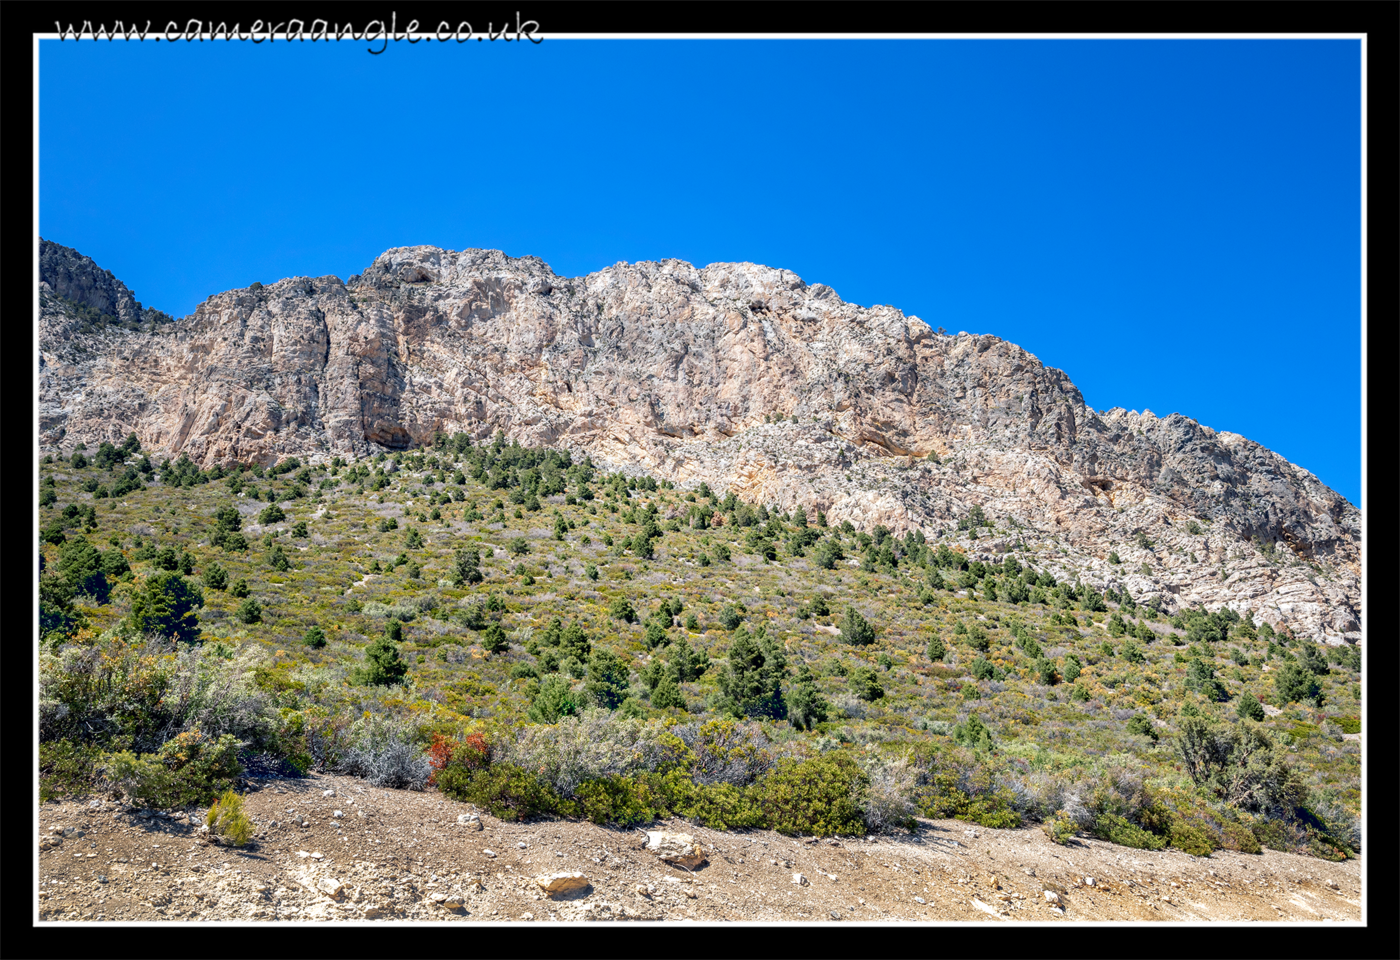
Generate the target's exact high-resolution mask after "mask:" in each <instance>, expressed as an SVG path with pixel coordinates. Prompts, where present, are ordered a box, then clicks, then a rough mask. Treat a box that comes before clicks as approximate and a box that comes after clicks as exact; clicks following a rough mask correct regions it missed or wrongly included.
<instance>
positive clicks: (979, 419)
mask: <svg viewBox="0 0 1400 960" xmlns="http://www.w3.org/2000/svg"><path fill="white" fill-rule="evenodd" d="M55 248H56V249H55ZM84 261H85V263H84ZM89 264H90V265H91V266H90V267H89V266H88V265H89ZM89 274H91V275H92V276H94V277H97V276H107V277H110V274H106V273H105V272H100V268H98V267H97V265H96V264H94V263H92V261H91V260H89V259H88V258H86V257H82V255H81V254H78V253H77V251H71V250H69V248H62V247H59V245H57V244H51V243H49V242H48V241H43V242H42V245H41V291H42V288H43V286H44V285H45V284H47V285H48V287H49V288H50V289H49V291H48V292H46V293H45V295H43V296H41V308H40V354H41V355H40V364H41V366H40V433H41V445H45V446H48V447H53V446H55V445H57V444H59V443H60V441H62V442H64V443H65V444H69V445H71V444H72V443H75V442H77V441H79V440H81V441H83V442H86V443H89V444H95V443H96V442H100V441H102V440H112V441H118V442H119V441H120V440H121V439H122V437H124V436H125V435H126V433H127V432H129V431H130V430H133V429H134V430H135V431H136V432H137V434H138V435H139V437H140V439H141V441H142V443H143V444H145V445H146V446H148V447H150V448H152V449H156V450H160V451H163V452H165V453H167V454H168V455H170V456H176V455H178V454H179V453H186V454H188V455H189V456H190V457H191V458H192V459H194V460H195V461H196V462H197V463H199V464H201V465H210V464H213V463H220V464H228V463H232V462H236V461H238V462H248V461H252V460H257V461H260V462H264V463H267V462H271V461H273V460H276V459H279V458H282V457H285V456H291V455H297V456H303V457H308V456H309V457H311V458H313V459H314V458H318V457H322V458H329V457H331V456H334V455H356V456H362V455H365V454H367V453H374V452H377V451H381V450H382V451H393V450H400V449H405V448H407V447H409V446H413V445H416V444H420V443H428V442H431V441H432V439H433V437H434V436H435V435H436V434H437V433H439V432H442V433H448V434H451V433H455V432H466V433H469V434H471V435H472V436H474V437H477V438H483V437H487V436H490V435H492V434H494V433H495V431H497V430H502V431H503V432H504V433H505V434H506V435H507V436H508V437H510V438H511V439H516V440H519V441H520V442H521V443H525V444H534V445H558V446H564V447H567V448H569V449H571V450H573V451H574V452H576V453H580V454H587V455H588V456H591V457H593V458H594V459H595V460H597V461H598V462H600V463H602V464H604V465H606V466H608V467H610V468H612V469H622V470H630V471H637V472H647V473H652V474H653V475H655V476H657V477H659V478H664V479H669V480H672V481H674V482H676V483H678V484H680V485H682V486H686V485H693V484H698V483H700V482H702V481H703V482H706V483H708V484H710V485H711V486H712V487H716V488H720V489H732V490H734V491H735V492H737V493H738V494H739V495H741V496H744V497H746V498H749V499H754V500H760V501H762V502H766V503H776V504H777V505H779V506H781V507H783V508H784V509H791V508H792V507H794V506H796V505H798V504H801V505H802V506H804V508H806V509H807V510H808V511H810V512H815V511H818V510H820V511H822V512H825V513H826V514H827V515H828V517H829V518H830V519H831V520H832V521H833V522H840V521H841V520H850V521H851V522H852V523H853V524H855V525H857V526H862V527H866V528H870V527H873V526H875V525H877V524H884V525H885V526H887V527H889V528H891V529H892V530H893V531H894V532H895V533H897V534H899V533H903V532H905V531H908V530H914V529H918V530H920V531H922V532H924V533H925V534H926V535H929V536H943V537H945V538H952V539H961V540H962V541H965V544H964V545H965V549H967V550H969V551H970V552H973V553H979V554H980V553H986V554H989V555H997V554H999V553H1004V552H1007V551H1018V552H1020V551H1034V552H1037V553H1039V554H1040V555H1041V556H1042V557H1043V558H1045V559H1047V560H1049V561H1051V562H1052V563H1058V564H1061V565H1062V566H1063V567H1064V568H1065V569H1066V570H1073V571H1074V572H1075V574H1076V575H1079V576H1082V577H1083V578H1084V579H1085V580H1086V581H1088V582H1091V583H1094V584H1095V585H1101V584H1102V585H1111V584H1116V585H1117V586H1119V587H1120V588H1121V587H1127V588H1128V589H1131V590H1132V592H1133V594H1134V595H1135V596H1140V597H1146V598H1148V599H1151V598H1154V597H1155V598H1157V600H1158V602H1159V603H1160V604H1161V605H1162V607H1163V609H1167V610H1171V609H1175V608H1178V607H1181V606H1189V605H1192V604H1195V603H1201V604H1204V605H1207V606H1210V607H1215V606H1219V605H1222V604H1224V605H1229V606H1231V607H1232V608H1234V609H1236V610H1240V611H1242V610H1245V609H1249V610H1251V611H1254V612H1256V613H1258V614H1259V615H1261V616H1263V617H1264V618H1265V619H1269V620H1273V621H1274V622H1277V623H1280V624H1287V625H1289V626H1291V627H1293V628H1294V629H1295V630H1297V631H1299V632H1301V633H1306V634H1311V635H1312V636H1314V637H1315V638H1316V639H1319V640H1328V641H1330V642H1334V643H1335V642H1341V641H1342V640H1344V639H1345V640H1353V641H1355V640H1357V639H1359V631H1360V579H1359V578H1360V546H1361V514H1360V511H1359V510H1358V509H1357V508H1356V507H1355V506H1353V505H1352V504H1350V503H1348V502H1347V501H1346V500H1345V498H1342V497H1341V496H1340V495H1339V494H1337V493H1336V492H1335V491H1332V490H1330V489H1329V488H1327V487H1326V486H1325V485H1324V484H1322V483H1321V482H1320V481H1319V480H1318V479H1317V478H1316V477H1315V476H1314V475H1313V474H1311V473H1310V472H1308V471H1306V470H1304V469H1302V468H1300V467H1297V466H1295V465H1293V464H1291V463H1289V462H1288V461H1287V460H1285V459H1284V458H1283V457H1281V456H1279V455H1278V454H1276V453H1273V452H1272V451H1269V450H1267V449H1266V448H1264V447H1262V446H1260V445H1259V444H1257V443H1254V442H1253V441H1250V440H1248V439H1247V438H1244V437H1242V436H1240V435H1238V434H1234V433H1230V432H1228V431H1216V430H1213V429H1211V428H1209V427H1206V426H1204V425H1202V424H1199V423H1197V422H1196V421H1194V420H1192V419H1190V418H1189V417H1185V416H1183V415H1181V414H1179V413H1173V414H1171V415H1169V416H1167V417H1157V416H1155V415H1154V414H1152V413H1151V412H1150V411H1144V412H1142V413H1138V412H1135V411H1128V410H1124V409H1122V408H1116V407H1115V408H1113V409H1111V410H1107V411H1103V412H1101V413H1100V412H1097V411H1094V410H1093V409H1092V408H1090V407H1088V406H1087V405H1086V404H1085V403H1084V399H1083V396H1082V394H1081V393H1080V391H1079V390H1078V388H1077V387H1075V386H1074V384H1073V382H1072V381H1071V380H1070V378H1069V376H1068V375H1067V374H1066V373H1065V372H1064V371H1062V370H1059V369H1057V368H1053V367H1047V366H1045V365H1044V364H1043V363H1041V362H1040V360H1039V359H1038V358H1036V357H1035V356H1034V355H1033V354H1031V353H1029V352H1028V351H1026V350H1024V349H1022V348H1021V347H1019V346H1017V345H1015V344H1012V343H1010V342H1008V341H1005V340H1002V339H1000V338H998V337H995V336H990V335H973V334H958V335H947V334H943V333H939V332H936V331H934V330H932V329H931V328H930V327H929V326H928V324H926V323H924V322H923V321H922V320H919V319H918V318H917V317H910V316H906V315H905V314H904V313H903V312H901V311H899V310H898V309H896V308H894V307H891V306H888V305H877V306H873V307H869V308H864V307H859V306H856V305H854V304H848V303H845V302H843V301H841V300H840V298H839V297H838V296H837V295H836V292H835V291H834V290H832V289H831V288H830V287H828V286H826V285H824V284H820V283H817V284H807V283H806V282H805V281H803V280H802V279H801V278H800V277H799V276H797V275H796V274H794V273H792V272H791V271H788V270H784V269H775V268H771V267H766V266H762V265H758V264H750V263H737V264H711V265H709V266H706V267H703V268H696V267H694V266H693V265H691V264H689V263H686V262H684V261H679V260H661V261H644V262H640V263H636V264H626V263H619V264H615V265H614V266H612V267H608V268H605V269H603V270H600V271H597V272H595V273H592V274H588V275H586V276H584V277H578V278H567V277H560V276H558V275H556V274H555V273H554V272H553V271H552V270H551V269H550V268H549V266H548V264H546V263H545V262H544V261H543V260H540V259H539V258H537V257H523V258H511V257H507V256H506V255H505V254H504V253H502V252H501V251H493V250H480V249H468V250H464V251H450V250H443V249H441V248H437V247H430V246H413V247H397V248H392V249H390V250H387V251H385V252H384V253H382V254H380V255H379V256H378V257H376V258H375V259H374V261H373V262H372V263H371V264H370V266H369V267H368V268H367V269H366V270H365V271H364V273H363V274H358V275H355V276H352V277H350V278H349V279H348V280H346V281H343V282H342V281H341V280H340V279H339V278H336V277H319V278H309V277H291V278H287V279H284V280H281V281H278V282H276V283H273V284H269V285H267V286H263V285H261V284H255V285H252V286H250V287H246V288H242V289H239V290H230V291H225V292H223V293H219V294H215V295H214V296H211V297H210V298H208V299H207V300H206V301H205V302H204V303H202V304H200V305H199V306H198V307H197V308H196V310H195V311H194V313H192V314H191V315H189V316H188V317H185V318H183V319H181V320H179V321H176V322H174V323H155V322H144V315H142V319H137V318H136V316H135V315H133V316H131V317H128V316H126V315H125V314H119V320H121V321H123V322H122V323H117V324H102V325H97V326H96V327H92V325H90V324H89V326H88V328H87V329H84V327H83V324H82V323H81V322H80V321H81V319H82V318H81V316H80V315H79V314H78V307H79V306H81V305H84V304H86V305H87V306H88V307H89V308H90V309H93V310H96V309H98V306H97V305H96V304H95V303H87V301H85V300H84V299H83V297H84V296H85V295H88V294H89V292H90V295H91V296H92V297H96V296H97V295H99V294H100V295H102V296H105V297H106V298H107V300H108V301H111V300H112V299H113V296H112V293H111V291H109V290H108V289H107V286H110V284H108V285H106V286H104V285H103V284H102V283H100V282H96V281H94V282H90V283H86V284H84V283H82V282H79V280H80V279H81V278H82V277H84V276H86V275H89ZM64 277H66V278H67V279H66V280H65V279H63V278H64ZM74 278H78V279H74ZM112 279H115V278H112ZM117 283H120V282H119V281H117ZM60 289H62V290H65V291H67V292H66V293H61V292H60ZM121 290H125V287H124V286H122V287H121ZM127 293H128V294H129V291H127ZM130 299H131V302H132V303H135V300H134V296H133V297H131V298H130ZM121 302H122V303H125V302H126V301H125V300H122V301H121ZM136 307H137V308H139V304H136ZM127 313H132V310H131V309H130V308H128V310H127ZM147 313H149V311H147ZM930 454H932V455H933V457H935V458H936V460H937V462H935V461H934V460H930V459H928V458H929V455H930ZM973 507H979V508H981V509H982V510H983V512H984V513H985V514H986V515H987V516H988V517H991V518H992V519H994V520H997V521H999V523H1000V525H1001V526H1002V529H1001V530H1000V531H999V533H998V535H997V536H996V537H994V538H992V539H985V538H984V539H982V540H974V539H972V538H971V537H968V536H967V532H966V531H959V530H957V527H958V525H959V522H960V521H962V520H964V519H965V518H966V516H967V513H968V511H970V510H972V508H973ZM1013 524H1014V525H1013ZM975 532H976V531H975V530H974V531H973V533H975ZM1198 554H1199V556H1198ZM1110 555H1114V556H1117V558H1118V559H1119V560H1120V561H1121V562H1120V563H1113V562H1111V559H1110Z"/></svg>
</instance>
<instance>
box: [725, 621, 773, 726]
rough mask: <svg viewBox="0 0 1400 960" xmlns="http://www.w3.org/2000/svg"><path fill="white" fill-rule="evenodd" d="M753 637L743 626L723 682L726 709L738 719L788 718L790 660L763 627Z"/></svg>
mask: <svg viewBox="0 0 1400 960" xmlns="http://www.w3.org/2000/svg"><path fill="white" fill-rule="evenodd" d="M759 631H760V632H759V633H758V635H757V636H751V635H750V634H749V632H748V631H747V630H745V629H744V628H743V627H742V626H741V627H739V628H738V629H736V630H735V631H734V643H733V644H732V645H731V646H730V648H729V663H728V669H727V670H726V671H725V673H724V674H723V675H721V676H720V678H719V687H720V691H721V693H722V695H723V703H722V707H723V709H724V710H726V711H727V712H729V713H730V714H732V715H734V716H735V717H738V718H743V717H770V718H772V719H775V720H781V719H783V718H784V717H786V716H787V707H786V705H785V704H784V702H783V688H782V679H783V673H784V672H785V668H786V666H787V660H786V657H785V656H784V655H783V653H782V650H781V648H779V647H777V645H776V644H774V643H773V642H772V641H771V640H769V639H768V637H767V635H766V634H765V633H764V632H763V627H761V626H760V627H759Z"/></svg>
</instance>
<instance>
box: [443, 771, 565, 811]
mask: <svg viewBox="0 0 1400 960" xmlns="http://www.w3.org/2000/svg"><path fill="white" fill-rule="evenodd" d="M437 783H438V789H439V790H441V791H442V792H443V793H444V794H446V795H447V796H448V797H450V798H451V799H453V800H459V801H463V802H466V803H474V804H476V805H477V806H478V807H481V808H482V809H484V810H487V811H489V812H490V813H491V815H492V816H493V817H496V818H498V819H500V820H512V821H514V820H525V819H528V818H530V817H538V816H549V815H556V814H565V815H570V814H573V813H575V812H576V811H577V805H575V804H571V803H567V802H566V801H564V800H563V799H562V798H561V797H560V796H559V795H558V794H557V793H555V792H554V789H553V788H552V787H550V786H549V785H548V784H546V783H545V782H544V781H542V780H541V779H540V778H539V777H537V776H536V775H535V774H534V773H532V772H531V771H529V770H525V769H522V768H520V767H517V766H515V765H514V764H511V763H492V764H490V765H489V766H486V767H484V768H481V769H478V770H466V769H465V768H462V769H460V770H457V769H454V767H453V766H451V765H449V766H448V767H447V769H445V770H442V771H440V772H439V773H438V776H437Z"/></svg>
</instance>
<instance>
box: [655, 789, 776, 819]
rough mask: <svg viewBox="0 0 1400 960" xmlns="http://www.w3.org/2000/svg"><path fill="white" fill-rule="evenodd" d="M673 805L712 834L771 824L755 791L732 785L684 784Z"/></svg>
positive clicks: (675, 810) (680, 813)
mask: <svg viewBox="0 0 1400 960" xmlns="http://www.w3.org/2000/svg"><path fill="white" fill-rule="evenodd" d="M672 805H673V809H674V812H675V813H677V814H678V815H680V816H682V817H685V818H686V819H688V820H692V821H694V822H695V823H698V824H700V825H701V826H703V827H709V828H711V829H712V830H751V829H760V828H763V827H765V826H767V824H768V820H767V818H766V817H765V815H764V812H763V808H762V807H761V806H759V803H758V801H757V799H756V798H755V791H754V790H753V789H752V788H748V789H744V788H740V787H736V786H735V785H734V784H732V783H715V784H709V785H705V784H697V783H694V782H692V781H690V780H689V779H686V780H683V781H682V783H681V788H680V789H679V790H678V792H677V796H676V798H675V800H673V804H672Z"/></svg>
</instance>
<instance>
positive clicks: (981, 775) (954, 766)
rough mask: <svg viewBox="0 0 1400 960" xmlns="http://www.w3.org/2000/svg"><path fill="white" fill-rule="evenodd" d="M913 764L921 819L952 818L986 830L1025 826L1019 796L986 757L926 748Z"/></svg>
mask: <svg viewBox="0 0 1400 960" xmlns="http://www.w3.org/2000/svg"><path fill="white" fill-rule="evenodd" d="M954 729H955V730H956V729H957V728H956V727H955V728H954ZM910 764H911V766H912V768H913V770H914V804H915V808H916V809H917V810H918V812H919V813H920V815H922V816H925V817H934V818H944V817H952V818H954V819H957V820H968V821H971V822H973V823H979V824H981V825H982V826H985V827H996V828H1007V827H1018V826H1020V825H1021V815H1020V812H1019V811H1018V810H1017V807H1016V804H1017V797H1016V795H1015V793H1014V792H1013V791H1012V790H1011V788H1010V787H1009V786H1008V785H1007V784H1005V783H1003V782H1002V781H1001V780H1000V779H999V778H998V777H997V775H996V774H995V772H994V770H993V769H992V767H991V766H990V765H989V764H988V762H987V761H986V758H985V755H979V754H977V753H975V752H973V751H971V750H967V749H964V748H960V747H946V748H941V747H934V746H931V745H927V744H924V745H921V746H919V747H917V748H916V749H915V751H914V753H913V755H912V757H911V758H910Z"/></svg>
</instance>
